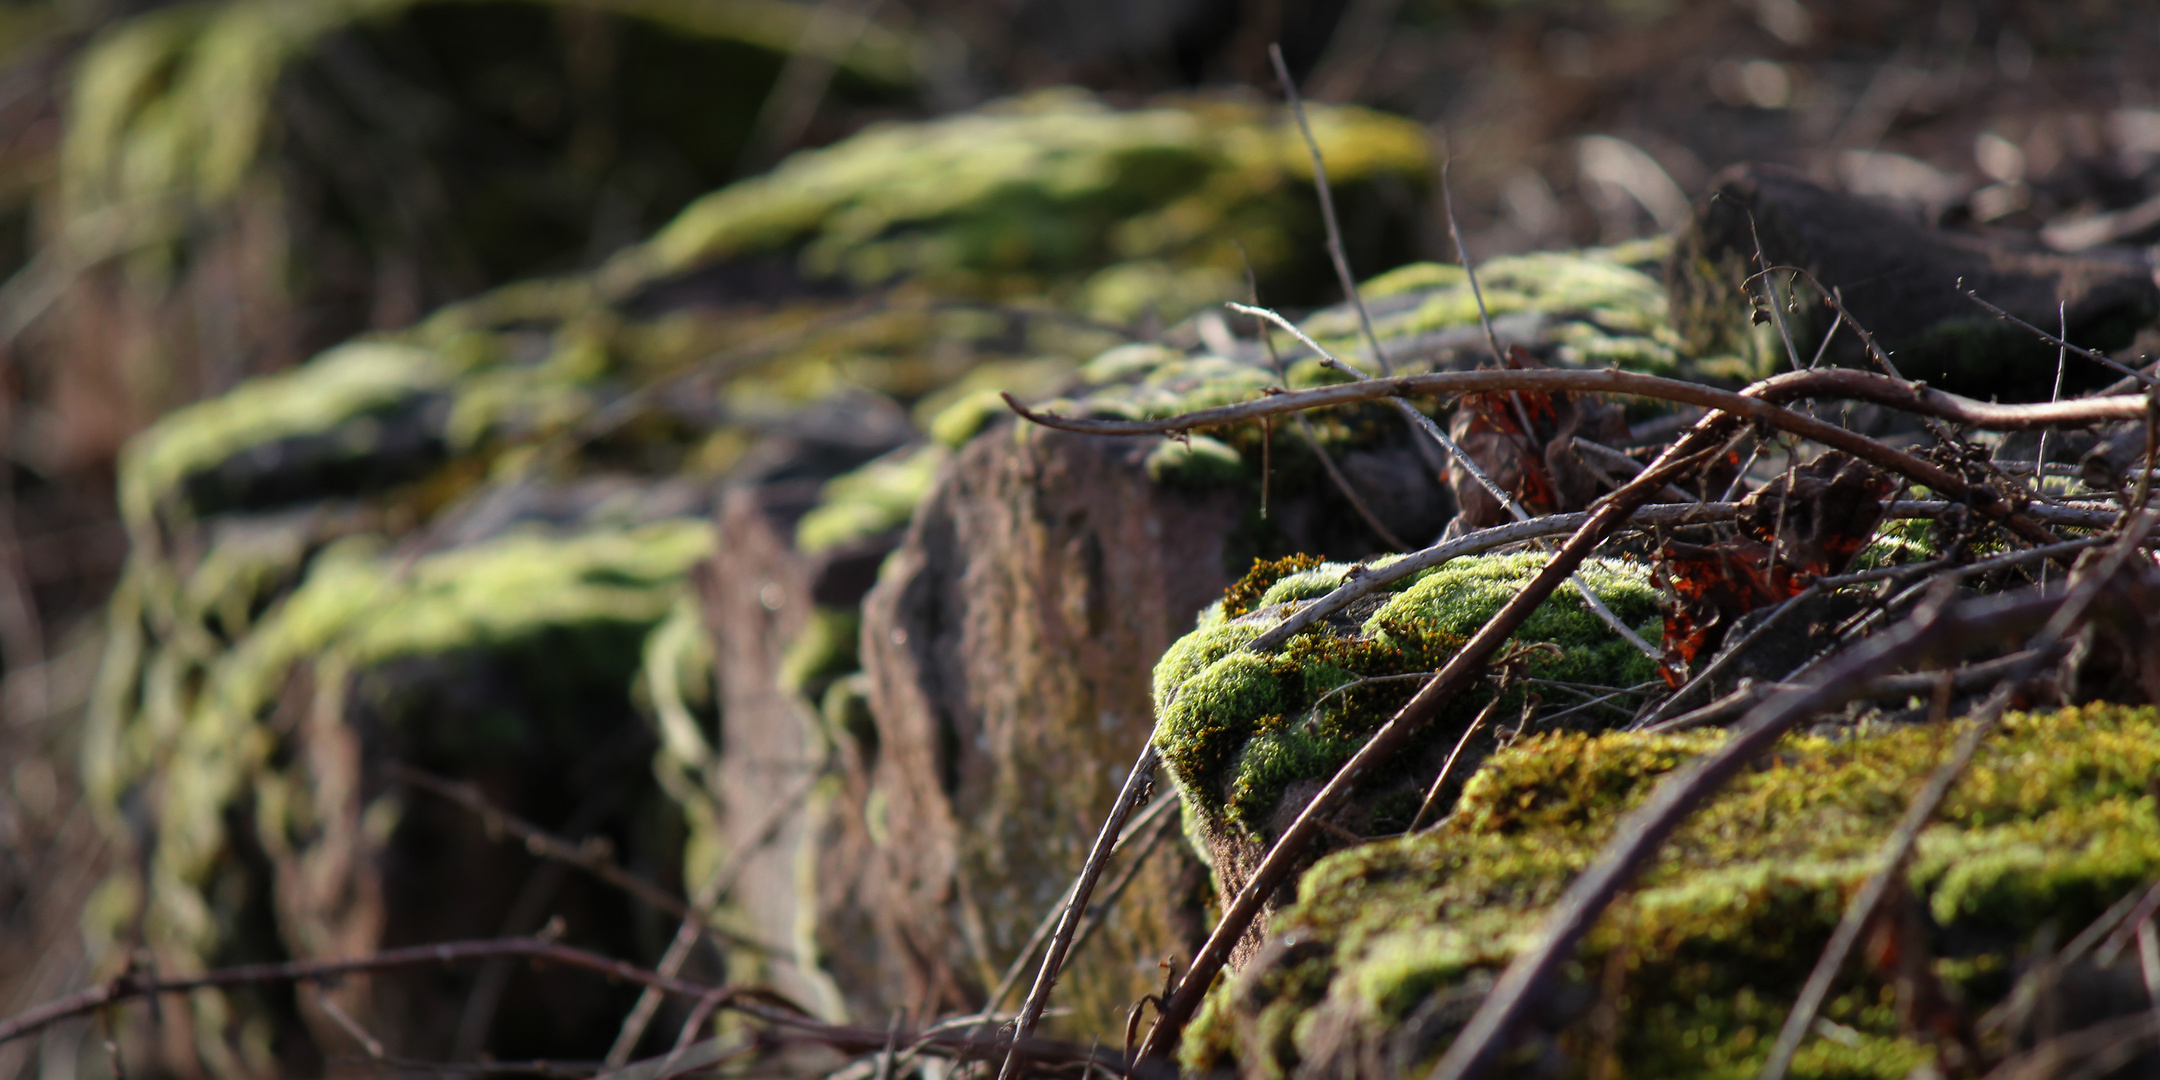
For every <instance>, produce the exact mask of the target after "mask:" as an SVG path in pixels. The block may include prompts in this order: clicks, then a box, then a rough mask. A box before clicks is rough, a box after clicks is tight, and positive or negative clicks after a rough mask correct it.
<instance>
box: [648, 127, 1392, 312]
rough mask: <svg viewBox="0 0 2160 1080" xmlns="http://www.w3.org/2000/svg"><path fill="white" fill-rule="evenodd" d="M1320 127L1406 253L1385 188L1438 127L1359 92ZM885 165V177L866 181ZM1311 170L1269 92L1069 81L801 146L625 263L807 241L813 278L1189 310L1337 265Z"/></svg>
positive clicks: (1125, 308) (676, 261)
mask: <svg viewBox="0 0 2160 1080" xmlns="http://www.w3.org/2000/svg"><path fill="white" fill-rule="evenodd" d="M1314 129H1315V135H1316V137H1317V138H1318V139H1319V141H1320V145H1321V151H1322V153H1324V154H1325V155H1326V157H1327V161H1328V175H1329V177H1330V179H1331V180H1332V181H1333V182H1334V183H1335V184H1336V185H1337V190H1338V192H1339V193H1341V197H1344V198H1346V199H1347V200H1348V202H1349V205H1350V206H1351V207H1352V208H1353V211H1352V222H1353V226H1362V227H1359V228H1355V230H1354V234H1353V236H1352V239H1353V240H1354V241H1355V242H1357V243H1358V244H1359V246H1360V247H1361V248H1362V249H1363V250H1362V251H1361V252H1360V254H1361V255H1363V256H1365V260H1364V261H1365V265H1375V264H1379V265H1386V264H1387V263H1390V262H1394V261H1399V260H1400V259H1401V258H1402V257H1403V254H1405V252H1403V251H1402V250H1400V247H1399V245H1400V240H1399V238H1397V237H1389V236H1387V235H1386V229H1385V227H1384V225H1383V224H1382V222H1383V221H1384V219H1385V216H1386V215H1385V213H1384V212H1382V211H1379V210H1378V208H1377V206H1376V205H1375V202H1376V200H1375V199H1374V196H1375V194H1376V192H1375V191H1374V190H1373V189H1375V188H1386V187H1388V186H1390V185H1395V186H1409V187H1413V188H1414V187H1415V186H1419V185H1422V184H1423V182H1424V175H1425V171H1426V169H1427V168H1428V167H1429V166H1428V161H1429V156H1428V155H1429V151H1428V150H1427V148H1426V145H1425V139H1424V133H1423V132H1422V131H1421V130H1419V129H1418V128H1417V127H1415V126H1414V125H1410V124H1407V123H1404V122H1402V121H1400V120H1395V119H1391V118H1388V117H1384V116H1381V115H1378V114H1375V113H1370V112H1366V111H1363V110H1359V109H1343V108H1336V109H1327V110H1323V111H1321V112H1319V113H1317V114H1315V124H1314ZM872 176H874V177H877V178H879V180H880V181H881V182H880V183H876V184H870V183H865V179H866V178H868V177H872ZM1311 177H1312V167H1311V164H1310V161H1309V159H1308V156H1307V151H1306V149H1305V145H1304V142H1303V140H1301V139H1300V138H1299V137H1298V135H1297V132H1296V130H1295V129H1294V128H1292V127H1289V126H1287V125H1285V124H1284V123H1282V119H1281V117H1280V114H1279V113H1278V112H1277V111H1276V110H1275V109H1273V108H1271V107H1267V106H1261V105H1256V104H1251V103H1245V102H1232V101H1204V100H1195V101H1189V102H1182V103H1176V104H1165V105H1160V106H1156V107H1152V108H1147V109H1142V110H1137V111H1126V112H1121V111H1115V110H1112V109H1108V108H1106V107H1104V106H1103V105H1101V104H1100V103H1098V102H1096V101H1095V100H1093V99H1092V98H1090V97H1088V96H1086V95H1083V94H1078V93H1074V92H1071V91H1054V92H1047V93H1040V94H1036V95H1032V96H1029V97H1026V98H1021V99H1017V100H1014V101H1011V102H1007V103H1004V104H1001V105H996V106H992V107H990V108H987V109H984V110H981V111H979V112H976V113H972V114H968V115H964V116H958V117H953V118H949V119H945V120H939V121H936V122H933V123H929V124H904V125H901V124H895V125H885V126H881V127H875V128H872V129H870V130H868V131H865V132H863V133H862V134H860V135H857V136H855V137H854V138H852V139H849V140H848V141H847V142H845V143H843V144H841V145H840V146H837V147H834V148H831V149H829V150H821V151H816V152H813V153H805V154H801V155H798V156H797V157H795V158H793V159H791V160H790V161H788V162H787V163H786V164H784V165H782V166H781V167H780V168H778V169H776V170H774V171H773V172H772V174H771V175H769V176H766V177H762V178H759V179H757V180H753V181H750V182H747V183H744V184H739V185H736V186H734V187H731V188H729V189H727V190H725V191H723V192H719V193H716V194H714V195H711V196H708V197H707V198H705V199H703V200H701V201H699V202H697V203H694V204H692V205H691V206H690V207H689V208H688V209H686V210H685V211H684V212H683V214H682V216H681V217H679V218H677V219H676V220H675V222H674V223H673V224H671V225H669V226H668V228H666V229H665V230H663V231H662V232H661V233H660V234H659V235H658V236H657V237H655V238H654V240H653V242H652V243H651V244H650V245H648V246H646V247H644V248H641V249H639V250H637V251H635V252H632V253H629V254H626V255H625V256H623V257H622V258H620V259H618V260H617V261H616V264H615V265H614V266H612V267H611V268H610V270H611V272H612V273H617V274H626V275H631V276H639V277H642V276H645V275H649V274H653V273H669V272H676V271H680V270H681V269H683V268H686V267H690V266H696V265H704V264H710V263H714V262H722V261H727V260H732V259H738V258H741V257H742V256H744V255H747V254H752V253H756V252H760V251H771V250H799V251H800V255H799V256H798V257H797V262H796V265H797V268H798V270H799V271H800V272H801V273H802V274H804V275H805V276H806V277H809V278H813V279H838V280H842V281H846V282H849V283H852V284H855V285H865V286H866V285H876V284H881V283H884V282H888V281H891V280H893V279H895V278H901V277H912V278H916V279H920V280H927V281H931V282H935V283H937V284H938V285H939V286H940V287H941V288H946V289H953V288H958V289H959V290H960V291H964V292H969V293H977V294H985V295H993V296H1012V295H1024V294H1032V293H1043V292H1053V293H1056V292H1065V291H1066V290H1068V289H1070V290H1077V291H1074V292H1066V293H1065V294H1066V296H1067V298H1068V299H1070V300H1071V301H1072V302H1073V304H1074V306H1075V307H1077V308H1078V309H1079V310H1082V311H1085V312H1087V313H1089V314H1092V315H1096V316H1098V317H1101V318H1106V319H1110V320H1114V321H1117V322H1128V321H1132V320H1135V319H1137V318H1138V317H1140V316H1142V315H1144V314H1147V313H1148V312H1150V311H1152V312H1154V313H1155V314H1156V315H1157V316H1158V317H1161V318H1165V319H1168V320H1173V321H1174V320H1176V319H1179V318H1183V317H1184V316H1185V315H1186V314H1187V313H1189V312H1190V311H1191V310H1193V309H1194V308H1197V307H1198V306H1200V305H1201V304H1204V303H1207V302H1209V301H1215V300H1225V299H1231V298H1233V297H1236V296H1239V295H1242V292H1243V289H1244V283H1243V280H1244V274H1243V272H1242V268H1243V265H1244V263H1243V260H1244V259H1245V258H1248V257H1249V259H1250V261H1251V265H1252V267H1253V269H1254V270H1255V272H1257V273H1258V274H1260V275H1261V278H1262V280H1263V281H1264V282H1265V283H1266V284H1268V285H1269V286H1272V287H1273V288H1274V289H1275V290H1277V291H1280V292H1283V293H1285V294H1287V295H1291V296H1293V297H1309V296H1311V295H1312V294H1313V293H1315V292H1316V291H1317V290H1318V288H1320V287H1321V285H1320V283H1321V282H1323V281H1325V280H1326V278H1325V268H1324V267H1322V266H1316V265H1315V264H1313V263H1312V262H1311V261H1310V260H1309V259H1308V258H1307V253H1308V252H1310V251H1313V250H1315V247H1314V245H1316V244H1318V243H1319V242H1320V240H1321V236H1320V233H1319V224H1320V223H1319V217H1318V208H1317V204H1316V203H1315V202H1314V200H1313V197H1312V188H1311V186H1310V185H1311ZM1241 246H1242V251H1243V254H1242V255H1241V253H1240V248H1241ZM1315 270H1318V271H1320V273H1318V274H1315V273H1314V271H1315Z"/></svg>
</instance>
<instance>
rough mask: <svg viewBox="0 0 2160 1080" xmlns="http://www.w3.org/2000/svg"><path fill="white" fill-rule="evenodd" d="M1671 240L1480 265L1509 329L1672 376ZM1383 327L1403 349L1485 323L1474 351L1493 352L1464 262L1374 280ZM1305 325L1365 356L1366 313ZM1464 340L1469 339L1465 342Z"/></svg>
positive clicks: (1327, 315)
mask: <svg viewBox="0 0 2160 1080" xmlns="http://www.w3.org/2000/svg"><path fill="white" fill-rule="evenodd" d="M1670 246H1671V245H1670V242H1669V241H1667V240H1665V239H1663V238H1659V239H1654V240H1647V241H1638V242H1635V243H1632V244H1624V245H1620V246H1618V247H1610V248H1590V249H1587V250H1583V251H1575V252H1557V251H1544V252H1534V253H1531V254H1527V255H1509V256H1504V257H1501V258H1497V259H1493V260H1492V261H1490V262H1488V263H1485V264H1484V265H1482V266H1480V267H1479V268H1478V284H1479V286H1480V287H1481V288H1482V289H1483V293H1484V300H1485V310H1486V313H1487V314H1489V315H1490V316H1491V317H1492V318H1493V319H1494V320H1495V322H1496V324H1497V325H1498V328H1500V329H1503V330H1505V331H1507V332H1508V333H1507V335H1506V336H1510V337H1518V336H1519V337H1522V338H1525V339H1528V340H1532V341H1542V342H1545V343H1547V344H1549V345H1550V346H1551V348H1552V354H1553V357H1554V358H1555V359H1557V360H1558V361H1559V362H1560V363H1562V364H1565V365H1569V366H1576V367H1615V366H1617V367H1623V368H1627V369H1629V370H1632V371H1646V372H1651V373H1654V374H1671V373H1673V372H1675V371H1677V370H1679V366H1680V355H1679V353H1680V338H1679V335H1678V334H1677V333H1676V332H1675V331H1674V330H1673V328H1672V321H1671V318H1670V316H1669V314H1668V311H1667V305H1666V300H1665V289H1664V286H1663V285H1661V284H1660V283H1659V282H1658V279H1657V277H1656V276H1655V274H1656V269H1655V268H1656V266H1657V265H1658V264H1660V263H1662V262H1663V261H1664V259H1665V256H1666V252H1667V251H1668V250H1669V248H1670ZM1362 291H1363V292H1364V295H1365V297H1366V301H1367V303H1368V304H1370V305H1371V310H1372V316H1373V324H1374V330H1375V331H1376V332H1377V333H1378V334H1379V335H1380V338H1381V340H1382V341H1383V342H1390V343H1396V344H1395V346H1394V347H1395V348H1396V349H1398V350H1414V349H1417V348H1418V347H1419V345H1420V344H1421V343H1422V344H1425V345H1427V346H1428V347H1431V348H1437V347H1439V346H1438V344H1437V343H1438V342H1439V341H1440V340H1443V339H1446V338H1448V337H1449V336H1450V332H1451V331H1453V332H1455V333H1454V335H1453V336H1454V337H1461V336H1463V332H1466V331H1476V332H1477V333H1476V340H1475V341H1474V342H1469V341H1465V342H1463V343H1462V344H1467V345H1470V346H1471V351H1472V352H1473V353H1474V354H1478V355H1480V356H1482V355H1483V353H1484V350H1485V345H1484V335H1483V332H1482V330H1481V328H1480V326H1479V322H1478V307H1477V297H1476V296H1475V295H1474V294H1473V293H1472V291H1471V289H1470V281H1469V277H1468V275H1467V274H1466V273H1464V271H1463V268H1462V267H1460V266H1451V265H1443V264H1438V263H1414V264H1411V265H1409V266H1404V267H1401V268H1399V269H1396V270H1392V271H1389V272H1388V273H1386V274H1382V275H1381V276H1379V277H1377V278H1374V279H1373V280H1372V281H1370V282H1368V283H1366V285H1365V287H1364V289H1363V290H1362ZM1305 331H1306V333H1308V334H1311V335H1313V337H1315V338H1316V339H1318V340H1319V341H1320V342H1321V343H1322V344H1325V345H1327V346H1328V347H1329V348H1330V349H1331V350H1334V351H1335V352H1337V353H1338V354H1339V355H1348V356H1354V355H1363V353H1364V351H1365V349H1364V346H1363V344H1362V343H1361V342H1360V341H1359V339H1358V333H1359V331H1358V325H1357V317H1356V313H1355V312H1354V311H1352V310H1350V309H1348V308H1334V309H1330V310H1328V311H1326V312H1322V313H1320V314H1319V315H1315V316H1314V317H1313V318H1312V319H1310V320H1309V321H1308V322H1307V323H1306V325H1305ZM1457 347H1458V348H1460V345H1458V346H1457Z"/></svg>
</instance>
